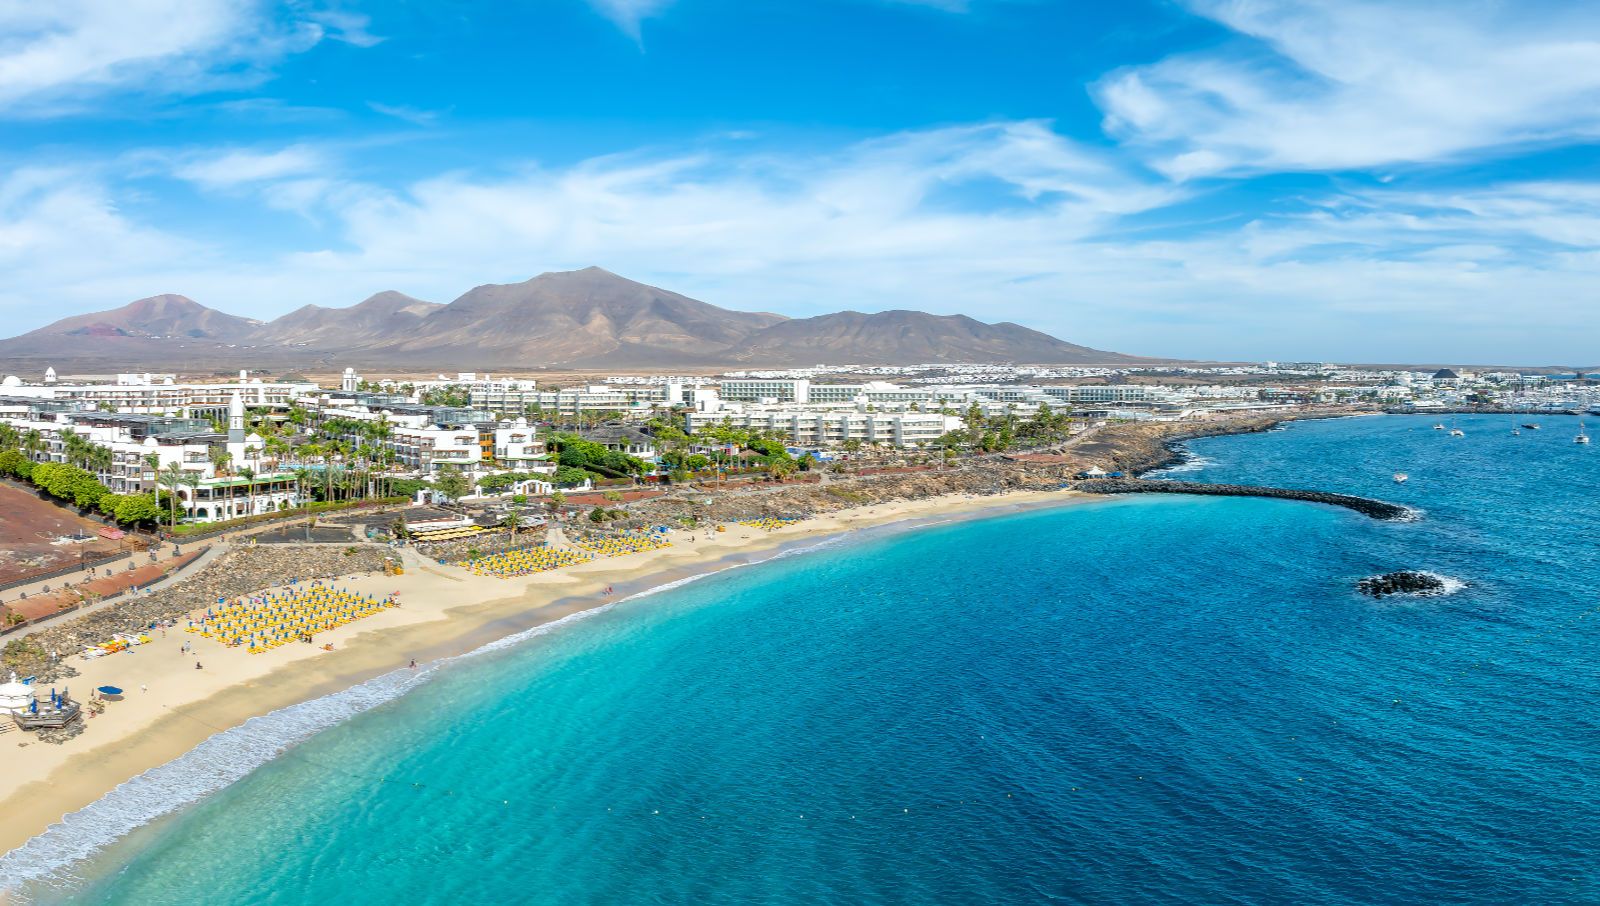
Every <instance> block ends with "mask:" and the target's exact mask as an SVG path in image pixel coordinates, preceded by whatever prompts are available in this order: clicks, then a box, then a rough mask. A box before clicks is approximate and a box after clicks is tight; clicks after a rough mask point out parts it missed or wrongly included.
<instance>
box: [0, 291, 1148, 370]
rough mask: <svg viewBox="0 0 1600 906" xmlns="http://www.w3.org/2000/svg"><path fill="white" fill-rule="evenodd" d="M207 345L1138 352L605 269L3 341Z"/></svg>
mask: <svg viewBox="0 0 1600 906" xmlns="http://www.w3.org/2000/svg"><path fill="white" fill-rule="evenodd" d="M197 340H200V341H210V342H196V341H197ZM196 357H202V358H203V364H208V365H209V364H223V363H224V362H227V363H229V364H235V365H237V364H239V363H240V362H241V361H246V360H247V361H248V363H249V364H256V365H260V364H263V363H266V362H270V363H272V364H274V365H282V364H286V363H287V364H293V365H296V366H299V365H302V364H304V363H306V362H313V361H315V362H321V363H325V364H335V363H339V364H361V365H364V366H378V367H383V366H389V367H393V366H396V365H401V364H404V365H407V366H417V367H423V368H434V367H448V366H456V367H469V368H470V367H477V368H494V369H497V370H505V369H515V368H530V367H541V366H563V367H577V368H585V367H587V368H598V367H608V368H609V367H637V368H649V367H675V366H684V367H706V366H716V365H723V364H734V363H739V364H744V365H750V364H771V365H815V364H819V363H829V364H852V363H853V364H885V365H891V364H915V363H921V362H950V363H955V362H1038V363H1061V364H1067V363H1113V362H1124V361H1130V360H1131V357H1129V356H1124V355H1120V354H1118V353H1110V352H1102V351H1099V350H1095V349H1090V348H1088V347H1084V346H1076V345H1074V344H1071V343H1065V342H1062V341H1061V340H1058V339H1056V338H1054V337H1051V336H1049V335H1047V334H1043V333H1040V332H1038V331H1036V330H1030V329H1028V328H1026V327H1022V326H1019V325H1017V324H1011V323H999V324H986V323H984V322H982V321H977V320H974V319H972V318H969V317H966V316H965V315H930V314H926V313H924V312H919V311H906V310H894V311H881V312H875V313H862V312H857V311H843V312H837V313H834V314H826V315H818V316H816V317H811V318H796V319H791V318H786V317H784V316H782V315H776V314H771V313H767V312H750V311H734V310H730V309H726V308H720V307H718V306H715V305H711V304H709V303H706V302H701V301H699V300H697V299H691V298H689V297H688V296H684V295H681V294H679V293H675V292H671V291H670V290H665V289H661V288H659V287H655V286H650V285H647V284H644V283H639V282H637V281H634V280H629V279H626V278H624V277H619V276H617V275H616V274H613V273H611V272H610V271H607V270H604V269H602V268H599V267H587V268H584V269H582V270H576V271H558V272H554V273H546V274H540V275H539V276H537V277H534V278H532V279H529V280H524V281H522V282H521V283H489V284H484V285H482V286H478V287H475V288H473V289H471V290H468V291H467V292H466V293H463V294H462V295H461V296H460V297H459V298H457V299H456V300H455V301H453V302H451V303H449V304H445V305H441V304H438V303H435V302H425V301H422V300H420V299H416V298H413V297H411V296H408V295H405V294H404V293H400V292H395V291H393V290H389V291H385V292H381V293H378V294H376V295H374V296H371V297H369V298H367V299H365V300H363V301H362V302H360V303H359V304H356V305H352V306H349V307H346V308H325V307H322V306H318V305H305V306H302V307H300V308H298V309H296V310H294V311H293V312H290V313H289V314H287V315H284V316H282V317H280V318H278V319H277V320H275V321H273V322H271V323H269V324H262V323H261V322H259V321H253V320H251V319H248V318H238V317H235V316H233V315H227V314H223V313H222V312H219V311H214V310H212V309H209V308H206V307H205V306H203V305H200V304H199V303H197V302H194V301H193V300H190V299H187V298H184V297H183V296H176V295H166V296H152V297H150V298H148V299H140V300H139V301H137V302H133V303H130V304H128V305H125V306H123V307H122V308H119V309H115V310H113V311H108V312H101V313H98V314H91V315H79V316H77V317H73V318H67V319H64V320H61V321H57V322H56V323H54V324H51V325H50V326H48V327H43V328H40V329H39V330H36V331H33V332H31V333H28V334H24V335H23V336H20V337H14V338H12V339H10V340H4V341H0V358H4V359H11V360H29V361H38V360H40V359H46V358H48V359H51V360H52V361H53V362H56V363H57V364H60V363H63V362H68V361H80V362H89V361H93V362H95V363H96V364H98V365H102V366H103V365H107V364H114V366H115V367H131V366H134V365H170V364H172V362H173V361H175V360H176V361H187V362H188V363H189V364H191V365H193V364H202V363H197V362H196V361H195V360H196ZM205 357H209V358H205ZM212 359H215V360H216V361H215V363H213V362H212V361H211V360H212Z"/></svg>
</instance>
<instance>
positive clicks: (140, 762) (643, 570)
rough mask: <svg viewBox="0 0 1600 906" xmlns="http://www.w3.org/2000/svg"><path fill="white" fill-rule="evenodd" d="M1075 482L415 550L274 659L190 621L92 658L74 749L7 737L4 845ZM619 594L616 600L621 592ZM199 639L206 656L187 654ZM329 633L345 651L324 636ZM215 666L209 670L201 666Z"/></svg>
mask: <svg viewBox="0 0 1600 906" xmlns="http://www.w3.org/2000/svg"><path fill="white" fill-rule="evenodd" d="M1086 499H1088V498H1086V497H1085V496H1080V495H1078V494H1076V493H1073V492H1062V491H1028V492H1017V493H1011V494H1003V495H993V496H971V495H947V496H943V497H934V498H927V499H921V500H910V501H895V502H892V503H885V504H878V505H873V506H865V507H860V508H856V509H850V510H843V511H840V512H838V513H834V514H830V515H828V516H824V517H819V518H814V519H809V520H806V521H804V522H800V523H796V524H793V525H790V526H786V527H784V528H781V529H778V530H776V531H771V532H768V531H763V530H759V529H754V528H750V527H747V526H742V525H737V524H733V525H728V526H727V531H725V532H706V531H703V530H702V531H698V532H688V531H674V532H672V533H671V540H672V546H671V547H666V548H661V549H658V550H652V551H645V552H640V553H633V554H627V555H624V556H620V557H613V558H609V559H602V560H594V561H590V562H587V563H582V564H579V565H576V566H572V567H567V568H564V569H561V570H556V571H552V572H546V573H539V574H536V575H533V576H529V577H524V578H516V579H499V578H494V577H488V576H478V575H474V574H472V573H470V572H468V571H466V570H464V569H460V568H458V567H454V566H441V565H439V564H436V563H433V562H431V561H423V560H421V559H420V558H417V557H416V556H415V555H414V554H412V553H411V552H410V551H407V557H408V563H407V569H406V574H405V575H403V576H382V575H370V576H362V577H352V578H349V579H346V580H344V581H335V582H334V583H332V584H334V585H337V586H340V587H344V588H348V589H350V590H353V591H357V592H361V593H364V594H370V595H374V596H379V597H382V596H385V595H388V594H390V593H391V592H398V593H399V600H400V602H401V604H402V606H401V607H398V608H393V609H386V610H384V611H382V612H381V613H378V614H376V615H373V616H371V617H367V618H365V619H362V620H358V621H356V622H355V623H352V624H350V625H347V626H343V627H341V628H339V629H336V630H333V631H330V632H325V633H321V634H319V635H318V636H317V644H316V645H300V644H291V645H286V646H283V647H281V648H277V649H273V650H271V651H268V652H265V653H263V654H254V655H253V654H249V653H247V652H246V651H244V650H243V649H238V648H232V649H230V648H226V647H224V646H223V645H221V644H220V643H218V642H216V641H213V640H211V639H205V638H201V637H200V636H198V635H195V634H191V633H186V632H183V631H181V630H177V629H175V630H171V631H168V632H167V633H165V634H164V635H162V634H159V633H158V634H157V635H156V636H155V637H154V639H153V641H152V642H151V643H150V644H146V645H141V646H137V647H135V648H133V649H130V651H131V653H122V654H115V655H111V656H109V657H104V658H98V659H95V660H90V661H85V660H82V659H80V658H77V657H76V656H74V659H73V661H72V663H73V665H74V666H75V667H77V669H78V670H79V671H80V672H81V674H82V675H81V676H79V677H77V678H75V679H73V680H72V681H71V686H72V688H73V690H74V694H75V696H77V697H79V698H85V697H87V696H88V695H89V693H90V691H91V690H92V689H94V688H96V687H98V686H102V685H115V686H118V687H120V688H122V689H123V690H124V694H123V696H122V697H121V700H120V701H111V702H108V703H107V706H106V709H105V711H104V713H102V714H99V715H98V716H96V717H94V718H90V719H88V727H87V730H86V732H85V733H83V734H82V735H80V736H78V737H77V738H75V739H72V740H69V741H68V742H66V743H65V744H62V745H47V744H43V743H39V742H34V741H32V737H31V736H30V735H29V734H25V733H22V732H20V731H13V732H10V733H6V734H4V735H3V736H0V810H3V813H4V814H5V815H6V817H7V820H6V821H5V824H4V827H3V828H0V851H10V850H11V849H13V848H15V847H17V846H19V845H21V844H22V843H24V842H26V841H27V840H28V839H29V838H30V837H33V836H35V835H37V834H39V833H40V832H42V831H44V830H45V829H46V827H48V826H49V825H50V824H52V823H54V822H55V821H58V820H59V819H60V818H61V817H62V816H63V815H65V814H68V813H70V812H73V811H76V810H77V809H80V808H83V807H84V806H86V805H89V804H90V803H92V802H94V801H96V800H97V799H99V798H100V797H102V796H104V795H105V794H106V793H107V792H109V791H110V790H112V789H113V788H114V787H116V786H117V785H118V784H120V783H122V782H123V781H126V780H128V779H129V778H131V777H134V776H137V775H138V774H140V773H142V772H144V771H146V770H149V769H150V768H153V767H156V766H158V765H161V764H165V763H166V762H169V761H171V760H173V759H175V758H177V757H178V756H180V755H182V754H183V753H184V752H186V751H188V750H189V749H191V748H193V747H194V746H195V745H197V744H199V743H200V742H202V741H203V740H205V739H206V738H208V737H210V736H212V735H213V734H215V733H218V732H221V731H223V730H226V729H229V728H231V727H235V726H238V725H239V724H241V723H243V722H245V721H246V720H249V719H250V718H251V717H255V716H257V715H261V714H266V713H268V712H271V711H274V710H277V709H279V708H284V707H287V706H289V705H293V704H295V703H297V702H302V701H307V700H310V699H314V698H317V697H320V696H323V695H327V694H330V693H333V692H336V691H338V690H340V689H344V688H348V687H349V686H352V685H354V684H356V683H360V682H363V681H365V680H368V679H371V678H372V677H374V676H378V675H380V674H384V673H388V672H390V671H392V670H395V669H401V668H405V667H407V665H408V664H409V663H410V662H411V661H412V660H413V659H415V660H416V661H417V662H418V663H419V664H425V663H427V662H428V661H430V660H434V659H437V658H441V657H448V656H452V655H455V654H460V653H463V652H466V651H470V650H472V649H474V648H477V647H479V646H481V645H483V644H485V643H488V642H491V641H494V640H495V639H498V638H503V637H505V636H507V635H510V634H512V633H515V632H519V631H522V630H525V629H529V628H532V627H535V626H540V625H544V624H548V623H551V622H554V621H556V620H559V619H562V618H564V617H567V616H570V615H572V614H574V613H578V612H581V611H585V610H590V609H594V608H597V607H601V606H604V605H606V604H609V603H613V602H615V601H617V600H619V599H620V598H622V597H625V596H627V595H628V594H633V593H637V592H640V591H645V590H648V589H650V588H652V587H656V586H658V585H661V584H663V583H666V582H670V581H673V580H676V579H679V578H683V577H686V576H690V575H694V574H698V573H704V572H710V571H716V570H718V569H721V568H727V567H731V566H735V565H738V564H740V563H745V562H750V561H751V560H759V559H762V558H763V556H770V555H771V553H772V552H774V551H776V550H777V549H778V548H780V547H785V546H789V545H794V544H797V543H805V542H808V541H810V542H814V541H818V540H821V539H823V538H826V537H828V536H832V535H837V534H841V533H845V532H850V531H855V530H859V529H864V528H869V527H874V526H883V525H887V524H890V523H900V522H909V523H913V524H914V523H915V522H918V521H923V522H926V521H945V520H947V519H951V518H959V517H966V516H973V515H983V514H988V513H999V512H1006V511H1011V510H1016V509H1025V508H1033V507H1039V506H1050V505H1061V504H1066V503H1069V502H1082V501H1084V500H1086ZM608 586H610V587H612V588H614V589H615V593H614V594H612V595H609V596H608V595H605V594H603V592H604V590H605V589H606V588H607V587H608ZM185 643H189V644H190V645H191V646H192V648H193V651H192V653H188V654H185V653H183V651H182V646H183V645H184V644H185ZM323 643H332V645H333V650H332V651H325V650H323V649H322V648H321V647H320V646H321V645H322V644H323ZM197 661H198V662H199V663H201V664H203V669H196V668H195V663H196V662H197Z"/></svg>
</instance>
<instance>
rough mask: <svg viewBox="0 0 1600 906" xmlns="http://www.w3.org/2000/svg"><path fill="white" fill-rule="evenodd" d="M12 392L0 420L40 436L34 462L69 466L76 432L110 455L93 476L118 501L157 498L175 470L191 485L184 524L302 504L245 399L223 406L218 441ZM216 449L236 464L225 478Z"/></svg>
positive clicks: (173, 422)
mask: <svg viewBox="0 0 1600 906" xmlns="http://www.w3.org/2000/svg"><path fill="white" fill-rule="evenodd" d="M12 389H13V388H10V387H7V388H4V390H3V391H0V392H5V393H6V395H5V396H3V397H0V421H4V422H7V423H9V424H10V425H12V426H13V427H15V428H16V429H17V430H18V431H19V432H22V433H24V434H26V433H28V432H31V431H37V432H39V436H40V439H41V440H42V441H43V442H44V451H43V452H42V453H40V454H39V455H37V456H36V457H35V460H36V461H39V462H65V461H66V458H67V457H66V432H68V431H71V432H72V433H74V434H76V435H78V436H79V437H82V438H83V439H84V440H86V441H88V442H89V443H91V444H95V445H97V446H101V447H105V448H107V449H108V450H110V451H111V463H110V466H109V468H106V469H105V470H103V471H97V472H96V475H95V477H96V478H97V479H98V480H99V481H100V483H102V484H104V485H105V486H106V487H107V488H109V489H110V490H111V492H112V493H114V494H149V493H154V492H155V491H156V490H157V489H158V487H159V486H160V480H161V479H160V475H161V473H162V472H163V470H165V469H167V468H168V467H169V466H170V465H172V464H174V463H175V464H177V466H178V467H179V469H181V470H182V471H183V472H184V473H185V474H186V475H188V476H190V477H191V479H192V480H193V482H194V484H193V486H190V485H189V484H187V483H185V484H182V485H180V486H179V487H178V488H177V489H176V494H177V498H178V503H179V509H180V511H181V514H182V517H183V518H185V519H189V520H193V521H197V522H216V521H219V520H225V519H236V518H239V517H242V516H250V515H258V514H262V513H270V512H274V511H276V510H279V509H288V508H290V507H294V506H298V505H299V503H300V496H299V488H298V485H297V482H296V479H295V476H294V475H293V474H292V473H290V472H288V471H285V470H283V469H281V468H280V467H279V466H278V464H277V463H275V462H272V461H270V460H268V459H266V457H265V450H264V443H263V441H262V439H261V437H260V436H259V435H256V434H250V433H247V431H246V428H245V405H244V399H243V396H242V395H241V394H239V393H237V391H236V392H235V393H234V394H233V395H232V396H231V398H230V400H229V401H228V402H227V403H225V404H224V405H223V411H224V412H225V413H227V416H228V430H227V433H226V434H218V433H216V432H215V431H213V430H212V428H211V424H210V422H209V421H206V420H204V419H186V418H173V417H169V416H160V415H151V414H147V413H126V414H125V413H113V412H105V411H103V410H99V409H95V408H87V409H86V408H81V404H78V403H67V402H56V401H51V400H41V399H38V398H30V397H17V396H12V395H10V393H9V391H10V390H12ZM216 447H222V448H224V449H226V450H227V451H228V454H229V456H230V457H231V460H230V462H229V467H228V470H227V471H226V472H220V473H219V471H218V469H217V467H216V464H215V463H214V462H213V461H212V458H211V451H212V450H213V448H216ZM152 458H153V459H154V463H153V464H152V462H151V460H152ZM241 468H249V469H250V470H251V471H252V472H253V473H254V474H253V476H252V477H250V478H248V479H247V478H244V477H242V476H240V475H239V474H238V472H239V470H240V469H241ZM162 489H163V490H167V491H169V492H171V491H172V490H173V489H172V488H170V487H165V488H162Z"/></svg>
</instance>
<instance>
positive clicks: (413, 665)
mask: <svg viewBox="0 0 1600 906" xmlns="http://www.w3.org/2000/svg"><path fill="white" fill-rule="evenodd" d="M411 669H412V670H415V669H417V659H416V658H412V659H411Z"/></svg>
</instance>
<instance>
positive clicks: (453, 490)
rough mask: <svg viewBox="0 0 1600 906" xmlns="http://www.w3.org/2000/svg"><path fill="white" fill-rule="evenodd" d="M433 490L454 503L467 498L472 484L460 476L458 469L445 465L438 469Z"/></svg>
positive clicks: (463, 476)
mask: <svg viewBox="0 0 1600 906" xmlns="http://www.w3.org/2000/svg"><path fill="white" fill-rule="evenodd" d="M433 488H434V490H436V491H438V492H439V493H440V494H443V495H444V496H445V497H447V498H449V499H450V500H452V501H456V500H460V499H461V498H463V497H465V496H467V494H468V492H470V491H471V490H472V484H471V482H469V481H467V477H466V476H465V475H462V474H461V470H460V469H458V468H456V467H455V466H453V465H446V466H444V467H442V468H441V469H439V475H438V477H437V478H435V479H434V481H433Z"/></svg>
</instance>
